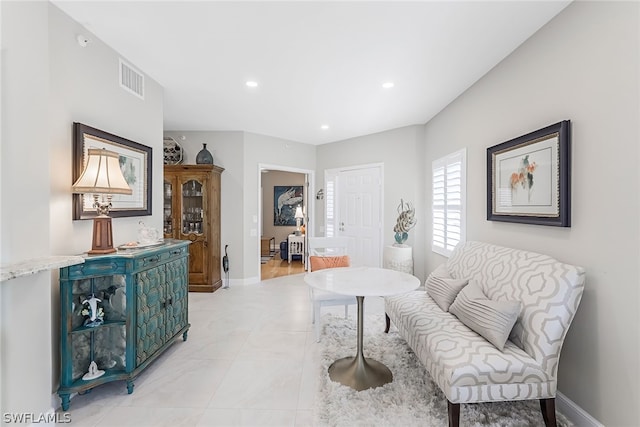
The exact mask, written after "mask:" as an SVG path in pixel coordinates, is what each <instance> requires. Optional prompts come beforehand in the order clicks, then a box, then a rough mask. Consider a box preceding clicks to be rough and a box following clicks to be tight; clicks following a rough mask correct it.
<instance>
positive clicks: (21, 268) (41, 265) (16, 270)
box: [0, 255, 84, 282]
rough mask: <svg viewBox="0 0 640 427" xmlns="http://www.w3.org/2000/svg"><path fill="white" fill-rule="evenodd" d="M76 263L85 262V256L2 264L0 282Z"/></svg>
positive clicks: (44, 258)
mask: <svg viewBox="0 0 640 427" xmlns="http://www.w3.org/2000/svg"><path fill="white" fill-rule="evenodd" d="M75 264H84V258H83V257H82V256H78V255H62V256H49V257H42V258H33V259H27V260H24V261H19V262H15V263H11V264H1V265H0V282H6V281H8V280H11V279H16V278H18V277H22V276H28V275H31V274H36V273H39V272H41V271H44V270H53V269H58V268H62V267H68V266H70V265H75Z"/></svg>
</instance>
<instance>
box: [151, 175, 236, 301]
mask: <svg viewBox="0 0 640 427" xmlns="http://www.w3.org/2000/svg"><path fill="white" fill-rule="evenodd" d="M222 171H224V169H223V168H221V167H218V166H215V165H167V166H165V167H164V191H163V194H164V202H163V203H164V237H165V238H174V239H180V240H188V241H190V242H191V245H190V246H189V291H192V292H214V291H215V290H216V289H218V288H220V287H221V286H222V272H221V255H220V249H221V245H222V244H221V241H220V188H221V187H220V185H221V175H222Z"/></svg>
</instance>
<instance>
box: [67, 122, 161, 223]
mask: <svg viewBox="0 0 640 427" xmlns="http://www.w3.org/2000/svg"><path fill="white" fill-rule="evenodd" d="M89 148H106V149H107V150H109V151H115V152H116V153H118V154H119V155H120V166H121V168H122V172H123V174H124V176H125V179H126V180H127V183H128V184H129V185H130V186H131V188H132V190H133V194H132V195H122V194H115V195H114V196H113V199H112V202H111V203H112V205H113V206H112V207H111V209H109V216H111V217H127V216H145V215H151V194H152V192H151V177H152V169H151V163H152V162H151V160H152V158H153V149H152V148H151V147H147V146H146V145H142V144H140V143H137V142H134V141H130V140H128V139H125V138H122V137H119V136H117V135H113V134H111V133H108V132H105V131H103V130H100V129H96V128H93V127H91V126H87V125H85V124H82V123H77V122H74V123H73V174H72V175H73V176H72V183H74V182H76V180H77V179H78V178H79V177H80V174H81V173H82V170H83V169H84V165H85V157H86V154H87V150H88V149H89ZM96 216H97V213H96V210H95V208H94V207H93V195H92V194H74V195H73V219H74V220H79V219H93V218H95V217H96Z"/></svg>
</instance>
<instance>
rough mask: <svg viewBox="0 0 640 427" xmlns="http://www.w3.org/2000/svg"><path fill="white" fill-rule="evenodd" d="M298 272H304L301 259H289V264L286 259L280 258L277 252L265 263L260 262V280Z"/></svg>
mask: <svg viewBox="0 0 640 427" xmlns="http://www.w3.org/2000/svg"><path fill="white" fill-rule="evenodd" d="M298 273H304V264H302V261H301V260H299V259H296V260H291V264H289V262H288V261H287V260H286V259H280V254H279V253H276V254H275V256H273V257H272V258H271V259H270V260H269V261H267V262H266V264H260V279H261V280H267V279H273V278H274V277H281V276H288V275H290V274H298Z"/></svg>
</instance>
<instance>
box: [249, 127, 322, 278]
mask: <svg viewBox="0 0 640 427" xmlns="http://www.w3.org/2000/svg"><path fill="white" fill-rule="evenodd" d="M244 142H245V153H244V165H245V170H244V190H245V193H244V208H245V209H244V213H243V215H244V216H243V220H244V227H243V235H244V238H245V250H244V254H243V258H244V260H245V265H244V277H245V278H246V279H248V280H250V281H257V280H259V278H260V264H259V262H258V261H257V260H258V259H259V258H258V257H259V253H260V239H259V236H258V224H257V223H254V222H253V218H254V217H256V218H257V219H258V220H259V213H258V211H259V210H258V199H259V191H260V189H259V184H258V183H259V178H258V174H259V172H258V165H259V164H269V165H278V166H285V167H289V168H294V169H304V170H311V171H312V170H314V169H315V164H316V146H314V145H310V144H302V143H300V142H295V141H287V140H284V139H280V138H275V137H270V136H265V135H258V134H254V133H250V132H246V133H245V140H244ZM252 230H255V236H254V235H252V234H253V231H252ZM252 260H256V261H255V262H253V261H252Z"/></svg>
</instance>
